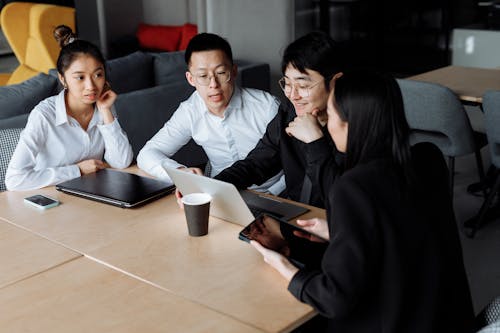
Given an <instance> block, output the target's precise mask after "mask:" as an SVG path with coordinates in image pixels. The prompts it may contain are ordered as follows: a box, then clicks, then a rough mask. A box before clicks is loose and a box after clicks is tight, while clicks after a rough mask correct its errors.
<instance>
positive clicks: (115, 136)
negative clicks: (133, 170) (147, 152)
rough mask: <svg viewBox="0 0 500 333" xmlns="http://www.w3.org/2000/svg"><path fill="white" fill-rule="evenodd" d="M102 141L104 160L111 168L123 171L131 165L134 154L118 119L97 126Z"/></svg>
mask: <svg viewBox="0 0 500 333" xmlns="http://www.w3.org/2000/svg"><path fill="white" fill-rule="evenodd" d="M97 128H98V129H99V132H100V133H101V135H102V138H103V140H104V159H105V160H106V162H108V163H109V165H110V166H111V167H113V168H118V169H123V168H126V167H128V166H129V165H130V163H132V159H133V158H134V153H133V151H132V146H131V145H130V143H129V141H128V137H127V134H126V133H125V131H124V130H123V129H122V128H121V126H120V123H119V122H118V119H117V118H116V117H115V120H114V121H113V122H112V123H110V124H106V125H97Z"/></svg>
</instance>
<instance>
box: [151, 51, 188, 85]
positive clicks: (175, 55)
mask: <svg viewBox="0 0 500 333" xmlns="http://www.w3.org/2000/svg"><path fill="white" fill-rule="evenodd" d="M151 54H152V56H153V57H154V76H155V84H156V85H157V86H159V85H162V84H172V83H175V82H179V81H186V70H187V66H186V62H185V60H184V52H182V51H178V52H161V53H151Z"/></svg>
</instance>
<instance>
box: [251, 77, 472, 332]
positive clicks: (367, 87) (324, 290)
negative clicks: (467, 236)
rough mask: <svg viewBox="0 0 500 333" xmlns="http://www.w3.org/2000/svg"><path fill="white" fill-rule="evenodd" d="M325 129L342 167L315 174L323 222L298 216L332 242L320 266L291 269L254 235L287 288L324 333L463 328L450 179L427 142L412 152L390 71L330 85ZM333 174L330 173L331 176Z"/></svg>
mask: <svg viewBox="0 0 500 333" xmlns="http://www.w3.org/2000/svg"><path fill="white" fill-rule="evenodd" d="M327 111H328V132H329V134H330V135H331V137H332V138H333V141H334V142H335V145H336V147H337V149H338V150H339V151H341V152H345V164H344V167H343V172H342V173H341V174H340V176H338V175H337V177H338V178H337V179H336V180H335V183H334V182H333V177H334V176H333V175H332V174H330V172H329V171H330V170H328V169H327V168H326V169H325V168H324V169H323V170H319V171H318V172H319V173H320V175H321V178H320V179H323V182H324V183H325V184H334V185H331V186H329V187H328V186H326V187H325V188H326V189H327V190H326V191H327V192H328V193H327V197H328V201H327V220H328V222H326V221H324V220H321V219H313V220H306V221H298V223H299V224H301V225H302V226H303V227H304V228H305V229H307V230H309V231H311V232H315V233H316V234H318V235H319V236H322V237H323V238H325V239H328V240H329V244H328V247H327V250H326V252H325V254H324V256H323V259H322V263H321V268H320V269H319V270H313V269H310V268H307V265H306V267H305V268H301V269H299V268H297V267H295V266H294V265H293V264H291V263H290V262H289V261H288V260H287V259H286V258H285V257H283V256H282V255H280V254H278V253H276V252H273V251H271V250H269V249H266V248H264V247H263V246H262V245H260V244H259V243H257V242H255V241H252V245H254V247H255V248H257V250H259V252H261V253H262V254H263V256H264V258H265V260H266V262H268V263H269V264H270V265H272V266H273V267H274V268H276V269H277V270H278V271H279V272H280V273H281V274H282V275H283V276H284V277H285V278H286V279H287V280H288V281H290V283H289V286H288V289H289V291H290V292H291V293H292V294H293V295H294V296H295V297H296V298H297V299H299V300H300V301H302V302H305V303H308V304H310V305H311V306H312V307H314V308H315V309H316V310H317V311H318V312H319V314H320V315H322V316H324V317H327V318H328V320H327V322H328V324H327V326H328V327H327V331H328V332H336V333H341V332H370V333H374V332H384V333H388V332H419V333H422V332H470V331H471V328H472V320H473V310H472V302H471V299H470V294H469V288H468V283H467V278H466V275H465V270H464V266H463V259H462V252H461V246H460V241H459V237H458V231H457V226H456V223H455V216H454V213H453V208H452V203H451V198H450V194H449V192H448V184H447V180H448V177H447V172H448V170H447V167H446V164H445V163H444V159H443V157H442V154H441V152H440V151H439V150H438V149H437V148H436V147H435V146H433V145H432V144H429V143H423V144H418V145H416V146H414V147H412V148H411V149H410V146H409V133H410V130H409V127H408V124H407V122H406V118H405V115H404V109H403V101H402V97H401V92H400V90H399V86H398V85H397V83H396V81H395V80H394V79H393V78H392V77H389V76H385V75H381V74H377V73H372V72H367V71H364V72H350V73H344V75H343V76H342V77H340V78H338V79H337V80H336V81H335V89H334V90H333V92H332V94H331V96H330V98H329V102H328V109H327ZM335 173H336V172H335Z"/></svg>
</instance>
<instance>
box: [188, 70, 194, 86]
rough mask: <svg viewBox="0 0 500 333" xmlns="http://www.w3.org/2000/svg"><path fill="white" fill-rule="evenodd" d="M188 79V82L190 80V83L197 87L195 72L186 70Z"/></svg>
mask: <svg viewBox="0 0 500 333" xmlns="http://www.w3.org/2000/svg"><path fill="white" fill-rule="evenodd" d="M186 80H187V82H188V83H189V84H190V85H192V86H193V87H195V88H196V84H195V82H194V77H193V74H191V72H190V71H187V72H186Z"/></svg>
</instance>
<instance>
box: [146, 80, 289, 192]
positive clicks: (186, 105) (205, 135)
mask: <svg viewBox="0 0 500 333" xmlns="http://www.w3.org/2000/svg"><path fill="white" fill-rule="evenodd" d="M278 107H279V102H278V100H277V99H276V98H275V97H274V96H272V95H270V94H268V93H267V92H264V91H261V90H256V89H249V88H238V87H235V90H234V93H233V96H232V97H231V100H230V102H229V105H228V106H227V108H226V110H225V111H224V116H223V117H218V116H215V115H214V114H212V113H211V112H210V111H209V110H208V109H207V107H206V105H205V102H204V101H203V99H202V98H201V97H200V95H199V94H198V92H197V91H195V92H194V93H193V94H192V95H191V96H190V97H189V98H188V99H187V100H186V101H184V102H182V103H181V104H180V105H179V108H178V109H177V110H176V111H175V112H174V114H173V115H172V117H171V118H170V119H169V120H168V121H167V122H166V123H165V125H164V126H163V128H162V129H160V131H158V133H156V135H155V136H153V138H151V140H149V141H148V142H147V143H146V145H145V146H144V147H143V148H142V149H141V151H140V152H139V155H138V156H137V165H138V166H139V168H141V169H143V170H144V171H146V172H147V173H149V174H151V175H153V176H155V177H158V178H161V179H166V180H169V179H170V178H169V177H168V174H167V173H166V171H165V167H170V168H179V167H183V166H184V165H182V164H180V163H178V162H176V161H174V160H173V159H171V158H170V157H171V156H172V155H174V154H175V153H176V152H177V151H178V150H179V149H180V148H181V147H183V146H184V145H185V144H186V143H188V141H189V140H190V139H191V138H192V139H193V140H194V141H195V142H196V143H197V144H198V145H200V146H201V147H203V149H204V150H205V153H206V154H207V156H208V159H209V163H210V166H211V174H210V176H211V177H213V176H215V175H217V174H218V173H219V172H221V171H222V170H224V169H225V168H227V167H229V166H231V165H232V164H233V163H234V162H236V161H239V160H242V159H244V158H245V157H246V156H247V155H248V153H249V152H250V151H251V150H252V149H253V148H254V147H255V145H256V144H257V142H258V141H259V139H260V138H262V136H263V135H264V133H265V131H266V127H267V124H268V123H269V122H270V121H271V120H272V119H273V118H274V116H275V115H276V113H277V112H278ZM251 188H252V189H256V190H260V191H268V192H270V193H273V194H279V193H280V192H282V191H283V190H284V189H285V180H284V176H283V174H282V173H280V174H278V175H276V176H274V177H273V178H271V179H270V180H268V181H267V182H266V183H265V184H262V185H261V186H253V187H251Z"/></svg>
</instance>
